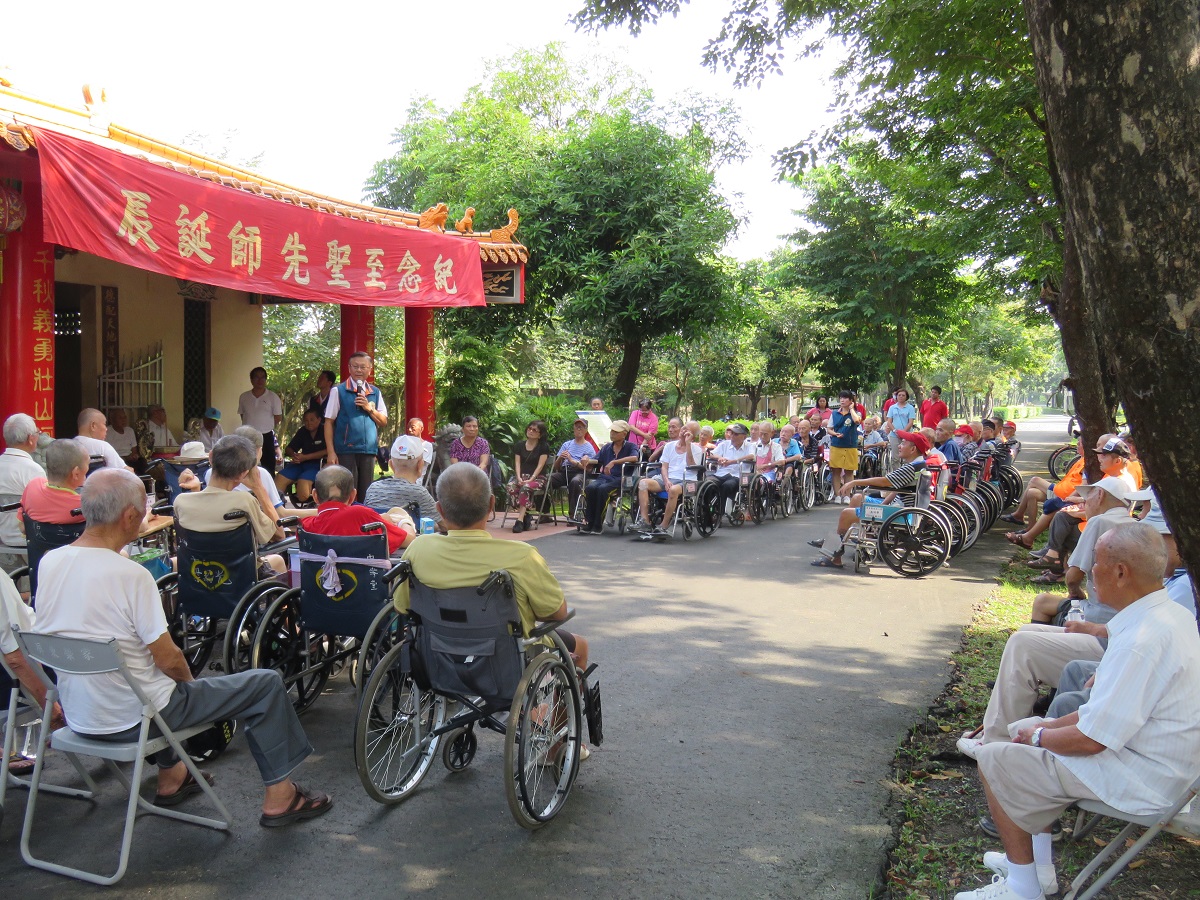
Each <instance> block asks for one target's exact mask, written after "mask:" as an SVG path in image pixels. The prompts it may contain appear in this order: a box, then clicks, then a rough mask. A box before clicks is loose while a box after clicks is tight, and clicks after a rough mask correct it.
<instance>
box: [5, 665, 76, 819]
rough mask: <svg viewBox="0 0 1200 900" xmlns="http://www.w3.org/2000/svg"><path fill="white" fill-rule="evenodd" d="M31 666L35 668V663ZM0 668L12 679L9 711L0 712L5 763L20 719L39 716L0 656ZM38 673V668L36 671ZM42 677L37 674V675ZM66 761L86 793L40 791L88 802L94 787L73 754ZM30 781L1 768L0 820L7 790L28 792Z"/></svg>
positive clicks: (63, 789)
mask: <svg viewBox="0 0 1200 900" xmlns="http://www.w3.org/2000/svg"><path fill="white" fill-rule="evenodd" d="M32 665H34V666H36V665H37V664H36V663H33V664H32ZM0 666H2V667H3V668H4V671H5V672H6V673H7V674H8V677H9V678H11V679H12V688H11V689H10V691H9V698H8V708H7V709H5V710H0V724H3V726H4V759H5V760H8V759H11V758H12V753H13V750H14V749H16V738H17V724H18V722H19V720H20V719H22V718H25V717H31V716H37V715H40V714H41V710H40V709H38V706H37V703H36V701H35V700H34V698H33V697H32V696H31V695H30V694H29V692H28V691H26V690H25V688H24V687H22V686H21V683H20V681H19V679H18V678H17V673H16V672H14V671H13V670H12V668H11V667H10V666H9V665H8V663H7V662H5V660H4V657H3V656H0ZM38 668H39V669H40V667H38ZM40 674H42V673H41V672H40V671H39V675H40ZM66 756H67V760H68V761H69V762H70V763H71V765H72V766H74V767H75V771H76V772H78V773H79V777H80V778H82V779H83V782H84V784H86V785H87V789H86V790H84V789H82V788H67V787H58V786H57V785H52V784H45V785H42V790H43V791H48V792H49V793H51V794H61V795H62V796H64V797H79V798H81V799H83V800H90V799H91V798H92V797H93V796H94V794H95V792H96V784H95V782H94V781H92V777H91V776H90V775H89V774H88V773H87V770H86V769H84V768H83V766H82V764H80V762H79V759H78V758H77V757H76V756H75V754H73V753H68V754H66ZM29 784H30V781H29V779H28V778H20V777H18V776H16V775H14V774H12V773H11V772H9V771H8V766H7V764H6V765H5V767H4V777H3V778H0V820H3V818H4V800H5V796H6V795H7V793H8V788H9V787H10V786H11V787H14V788H17V787H20V788H28V787H29Z"/></svg>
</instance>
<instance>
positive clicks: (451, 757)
mask: <svg viewBox="0 0 1200 900" xmlns="http://www.w3.org/2000/svg"><path fill="white" fill-rule="evenodd" d="M477 749H479V738H478V737H476V736H475V730H474V729H473V728H456V729H454V730H453V731H451V732H449V733H448V734H444V735H442V765H444V766H445V767H446V768H447V769H448V770H449V771H451V772H463V771H465V770H466V768H467V766H469V765H470V764H471V760H473V759H474V758H475V751H476V750H477Z"/></svg>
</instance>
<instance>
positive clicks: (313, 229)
mask: <svg viewBox="0 0 1200 900" xmlns="http://www.w3.org/2000/svg"><path fill="white" fill-rule="evenodd" d="M84 99H85V106H86V108H85V109H82V110H79V109H70V108H67V107H63V106H58V105H55V104H52V103H48V102H45V101H44V100H40V99H36V98H33V97H30V96H27V95H25V94H23V93H21V92H20V91H19V90H18V89H17V88H15V87H10V86H7V85H5V84H3V83H2V82H0V383H3V384H4V385H5V390H4V391H3V392H2V393H0V421H3V419H5V418H7V417H8V416H9V415H11V414H12V413H15V412H27V413H29V414H31V415H32V416H33V417H34V418H35V419H36V420H37V422H38V423H39V425H40V426H41V428H42V429H43V430H44V431H46V432H47V433H49V434H58V435H73V434H74V433H75V417H76V415H77V414H78V412H79V410H80V409H81V408H83V407H88V406H94V407H98V408H101V409H104V410H108V409H111V408H114V407H124V408H126V409H128V410H129V412H130V415H131V418H140V417H142V416H144V414H145V412H146V409H147V407H148V406H150V405H151V404H162V405H163V406H164V407H165V409H166V412H167V421H168V423H169V424H170V426H171V427H172V429H173V430H174V431H175V432H176V433H177V434H178V433H180V432H181V431H183V429H184V427H185V424H186V423H187V422H189V421H191V420H192V419H194V418H196V417H198V416H200V415H201V413H202V412H203V410H204V409H205V408H206V407H209V406H215V407H217V408H219V409H222V410H226V411H229V412H232V411H234V410H236V409H237V398H238V396H239V395H240V394H241V393H242V391H244V390H246V388H247V386H248V373H249V371H250V369H251V368H253V367H254V366H257V365H261V364H262V361H263V346H262V307H263V305H264V304H270V303H281V302H305V303H308V302H313V303H337V304H339V305H340V306H341V324H342V340H341V351H342V352H341V359H342V373H341V374H342V377H345V374H346V373H345V363H346V359H347V357H348V356H349V354H350V353H352V352H354V351H355V350H366V351H367V352H369V353H372V355H374V310H375V307H378V306H402V307H404V308H405V328H404V350H405V389H404V411H403V414H404V416H405V417H409V416H414V415H416V416H421V417H422V418H424V419H426V421H427V422H428V423H430V426H431V427H432V423H433V421H434V408H435V404H434V383H433V362H434V361H433V310H434V309H436V308H439V307H445V306H483V305H484V304H486V303H520V302H522V301H523V299H524V277H525V268H524V265H525V262H526V261H527V259H528V254H527V252H526V249H525V247H523V246H522V245H521V244H520V243H518V242H517V240H516V238H515V232H516V230H517V226H518V214H517V212H516V210H510V211H509V214H508V222H507V224H501V223H497V224H498V225H499V226H500V227H497V228H495V229H492V230H489V231H484V232H480V233H477V232H475V231H474V223H473V221H472V213H473V210H468V211H467V212H466V213H465V214H464V215H463V217H462V218H461V219H458V220H457V222H456V220H455V218H454V217H453V216H451V214H450V210H448V209H447V208H446V206H445V204H438V205H437V206H435V207H433V208H431V209H429V210H426V211H425V212H422V213H409V212H398V211H396V210H390V209H381V208H377V207H373V206H368V205H364V204H360V203H354V202H349V201H343V200H337V199H334V198H331V197H326V196H322V195H319V194H315V193H312V192H309V191H304V190H301V189H299V188H295V187H291V186H289V185H286V184H282V183H280V182H277V181H272V180H270V179H268V178H265V177H263V176H261V175H258V174H256V173H253V172H250V171H247V170H244V169H239V168H237V167H235V166H230V165H227V164H225V163H222V162H219V161H217V160H214V159H209V158H206V157H204V156H200V155H197V154H195V153H192V152H189V151H187V150H184V149H181V148H179V147H175V146H172V145H170V144H168V143H165V142H163V141H159V140H155V139H153V138H149V137H146V136H144V135H141V134H137V133H135V132H133V131H130V130H128V129H125V128H122V127H120V126H119V125H116V124H114V123H112V122H109V121H107V119H106V115H105V105H104V102H103V98H102V97H92V96H91V95H90V92H89V90H88V89H86V88H85V90H84ZM447 224H449V228H447ZM231 424H232V425H235V426H236V424H238V423H237V422H236V419H235V420H234V421H233V422H232V423H231Z"/></svg>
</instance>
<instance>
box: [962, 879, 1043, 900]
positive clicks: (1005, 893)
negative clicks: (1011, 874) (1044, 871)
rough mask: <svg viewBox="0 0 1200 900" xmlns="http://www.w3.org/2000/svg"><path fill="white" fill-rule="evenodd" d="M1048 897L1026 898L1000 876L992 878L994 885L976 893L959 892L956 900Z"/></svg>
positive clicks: (1039, 896) (1041, 899) (1012, 899)
mask: <svg viewBox="0 0 1200 900" xmlns="http://www.w3.org/2000/svg"><path fill="white" fill-rule="evenodd" d="M1045 898H1046V895H1045V894H1042V893H1039V894H1038V895H1037V896H1036V897H1029V898H1025V897H1022V896H1021V895H1020V894H1018V893H1015V892H1014V891H1013V889H1012V888H1010V887H1009V886H1008V882H1007V881H1006V880H1005V879H1004V878H1003V877H1002V876H1000V875H993V876H992V883H991V884H985V885H984V886H983V887H981V888H979V889H978V890H974V891H959V892H958V893H957V894H955V895H954V900H1045Z"/></svg>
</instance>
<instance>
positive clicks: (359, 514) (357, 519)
mask: <svg viewBox="0 0 1200 900" xmlns="http://www.w3.org/2000/svg"><path fill="white" fill-rule="evenodd" d="M368 522H382V523H383V527H384V528H386V529H387V538H388V554H389V555H391V554H395V553H397V552H398V551H399V550H400V545H401V544H403V543H404V539H405V538H406V537H408V532H406V531H405V530H404V529H403V528H400V527H399V526H397V525H393V524H392V523H391V522H389V521H388V520H387V519H385V518H383V517H382V516H381V515H379V513H377V512H375V510H373V509H371V508H370V507H369V506H358V505H355V506H347V505H346V504H345V503H341V502H339V501H337V500H330V501H329V502H328V503H322V504H320V505H318V506H317V514H316V515H315V516H310V517H309V518H307V519H302V520H301V521H300V527H301V528H303V529H304V530H305V531H308V532H310V533H312V534H333V535H349V536H353V535H358V534H362V533H363V532H362V526H363V525H366V524H367V523H368Z"/></svg>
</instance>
